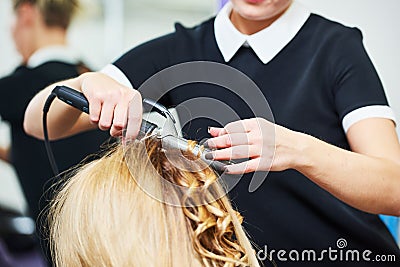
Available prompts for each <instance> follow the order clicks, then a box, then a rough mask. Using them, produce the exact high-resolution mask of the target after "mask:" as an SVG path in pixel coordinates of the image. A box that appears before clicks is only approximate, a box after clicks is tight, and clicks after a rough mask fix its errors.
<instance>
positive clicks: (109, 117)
mask: <svg viewBox="0 0 400 267" xmlns="http://www.w3.org/2000/svg"><path fill="white" fill-rule="evenodd" d="M81 91H82V93H83V94H84V95H85V96H86V98H87V99H88V101H89V115H90V121H91V122H92V123H94V124H97V125H98V127H99V128H100V129H101V130H103V131H105V130H109V131H110V134H111V135H112V136H120V135H121V134H122V130H123V129H125V128H126V129H127V133H126V134H127V136H128V137H132V138H134V137H136V136H137V134H138V132H139V129H140V125H141V121H142V97H141V95H140V93H139V92H138V91H137V90H133V89H131V88H129V87H126V86H124V85H122V84H120V83H118V82H116V81H115V80H113V79H112V78H110V77H108V76H107V75H105V74H102V73H87V74H84V75H82V78H81ZM130 107H132V108H130Z"/></svg>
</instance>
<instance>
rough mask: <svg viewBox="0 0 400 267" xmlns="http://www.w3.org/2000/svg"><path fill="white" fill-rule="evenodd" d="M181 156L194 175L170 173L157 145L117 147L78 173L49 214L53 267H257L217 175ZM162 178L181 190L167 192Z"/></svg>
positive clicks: (171, 169) (185, 154)
mask: <svg viewBox="0 0 400 267" xmlns="http://www.w3.org/2000/svg"><path fill="white" fill-rule="evenodd" d="M180 153H181V151H176V154H177V155H178V157H177V160H178V161H179V162H178V163H180V164H179V165H181V166H185V165H188V167H193V165H196V166H195V167H196V168H197V169H201V171H195V172H194V171H189V169H187V168H179V167H177V164H176V163H177V161H175V160H174V162H173V163H172V162H171V161H170V160H169V159H168V158H167V156H166V155H165V151H164V150H163V149H162V148H161V144H160V142H159V141H157V140H156V139H149V140H147V141H146V145H145V144H144V143H142V142H134V143H133V144H131V146H130V148H129V149H128V150H126V151H123V148H122V147H121V146H117V147H116V148H114V149H113V150H112V151H110V152H109V154H107V155H105V156H104V157H102V158H101V159H99V160H96V161H94V162H92V163H90V164H88V165H86V166H84V167H83V168H81V169H79V170H77V172H76V174H75V175H73V176H72V177H71V178H70V179H68V180H67V181H66V183H65V184H64V185H63V187H62V188H61V190H60V191H59V192H58V194H57V195H56V197H55V199H54V200H53V202H52V204H51V207H50V213H49V222H50V224H49V226H50V239H51V244H52V253H53V258H54V260H55V262H56V264H57V266H116V267H117V266H118V267H121V266H166V267H168V266H171V267H172V266H174V267H175V266H207V267H208V266H224V267H225V266H226V267H229V266H258V263H257V260H256V258H255V255H254V251H253V250H252V247H251V245H250V242H249V240H248V239H247V237H246V235H245V233H244V231H243V229H242V227H241V225H240V223H241V220H242V218H241V217H240V215H239V214H238V213H237V212H236V211H234V210H233V209H232V207H231V205H230V202H229V200H228V199H227V197H226V196H223V195H224V192H223V190H222V187H221V185H220V184H219V183H218V181H217V176H216V174H215V173H214V172H213V171H212V170H211V169H210V168H208V167H207V166H206V165H205V163H204V162H202V161H200V160H196V157H195V156H193V155H192V154H191V153H190V152H183V156H182V155H181V156H179V154H180ZM125 157H128V158H129V168H128V166H127V164H126V162H125ZM163 179H165V180H166V181H168V182H171V183H172V184H176V185H179V186H180V188H183V189H186V190H183V191H181V192H179V190H175V189H171V187H170V188H166V187H165V184H163V183H162V180H163ZM145 188H151V191H152V192H158V193H159V194H157V196H161V198H163V199H160V197H157V198H155V197H154V195H153V194H149V192H146V190H143V189H145ZM194 189H199V190H194ZM194 192H195V193H194ZM220 196H222V197H220ZM171 200H174V201H178V202H175V203H180V204H181V205H180V206H174V205H169V204H166V203H170V201H171Z"/></svg>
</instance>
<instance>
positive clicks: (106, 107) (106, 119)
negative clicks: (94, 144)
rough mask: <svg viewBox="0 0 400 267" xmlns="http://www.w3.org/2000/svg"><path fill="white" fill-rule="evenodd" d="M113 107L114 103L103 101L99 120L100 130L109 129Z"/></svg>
mask: <svg viewBox="0 0 400 267" xmlns="http://www.w3.org/2000/svg"><path fill="white" fill-rule="evenodd" d="M114 108H115V105H114V104H111V103H107V102H106V103H103V106H102V109H101V114H100V120H99V128H100V129H101V130H103V131H105V130H108V129H110V127H111V124H112V119H113V115H114Z"/></svg>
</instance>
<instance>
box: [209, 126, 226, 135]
mask: <svg viewBox="0 0 400 267" xmlns="http://www.w3.org/2000/svg"><path fill="white" fill-rule="evenodd" d="M224 131H225V129H224V128H218V127H208V133H209V134H211V135H212V136H219V135H223V134H224Z"/></svg>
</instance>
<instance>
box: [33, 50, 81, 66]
mask: <svg viewBox="0 0 400 267" xmlns="http://www.w3.org/2000/svg"><path fill="white" fill-rule="evenodd" d="M48 61H61V62H65V63H69V64H76V63H78V62H79V57H78V56H77V55H76V53H75V52H74V51H73V50H72V49H70V48H68V47H66V46H61V45H57V46H56V45H55V46H47V47H43V48H40V49H38V50H36V51H35V52H34V53H33V54H32V56H31V57H30V58H29V59H28V63H27V67H29V68H36V67H38V66H40V65H42V64H43V63H45V62H48Z"/></svg>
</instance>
